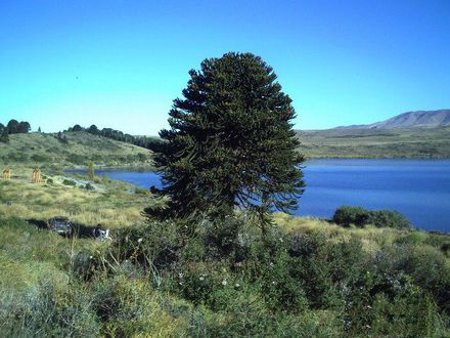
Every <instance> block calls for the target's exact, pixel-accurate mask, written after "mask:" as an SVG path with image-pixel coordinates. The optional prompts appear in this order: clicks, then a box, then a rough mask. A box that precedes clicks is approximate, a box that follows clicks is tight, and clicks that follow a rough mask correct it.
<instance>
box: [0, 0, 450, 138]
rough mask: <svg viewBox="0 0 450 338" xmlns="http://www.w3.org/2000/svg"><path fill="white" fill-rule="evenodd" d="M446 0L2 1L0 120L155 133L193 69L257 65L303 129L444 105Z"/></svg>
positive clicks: (448, 87)
mask: <svg viewBox="0 0 450 338" xmlns="http://www.w3.org/2000/svg"><path fill="white" fill-rule="evenodd" d="M449 18H450V1H449V0H441V1H439V0H428V1H425V0H420V1H419V0H408V1H406V0H395V1H393V0H389V1H385V0H378V1H368V0H366V1H365V0H358V1H356V0H355V1H345V0H327V1H325V0H311V1H300V0H299V1H283V0H279V1H264V0H259V1H256V0H250V1H234V0H229V1H215V0H205V1H172V0H161V1H159V0H158V1H152V0H148V1H138V0H134V1H120V0H116V1H114V0H108V1H96V0H72V1H69V0H66V1H60V0H53V1H49V0H39V1H35V0H29V1H22V0H2V1H1V2H0V93H1V95H0V122H3V123H4V124H5V122H7V121H8V120H9V119H11V118H16V119H18V120H26V121H29V122H30V123H31V125H32V127H33V129H37V128H38V127H39V126H40V127H41V128H42V130H43V131H48V132H52V131H58V130H62V129H66V128H67V127H69V126H72V125H73V124H75V123H79V124H81V125H84V126H89V125H90V124H96V125H97V126H98V127H99V128H103V127H112V128H115V129H119V130H122V131H124V132H128V133H132V134H139V135H142V134H147V135H156V134H157V132H158V130H160V129H161V128H164V127H167V123H166V120H167V116H168V115H167V113H168V111H169V110H170V107H171V104H172V100H173V99H175V98H176V97H179V96H181V90H182V89H183V88H184V87H185V86H186V83H187V81H188V71H189V70H190V69H192V68H194V69H198V68H199V65H200V62H201V61H202V60H203V59H205V58H207V57H218V56H221V55H222V54H224V53H226V52H229V51H237V52H252V53H254V54H256V55H259V56H261V57H262V58H263V59H264V60H265V61H266V62H267V63H268V64H270V65H271V66H272V67H273V68H274V70H275V72H276V73H277V75H278V80H279V82H280V84H281V85H282V86H283V90H284V92H286V93H287V94H289V95H290V97H291V98H292V99H293V105H294V107H295V109H296V111H297V115H298V117H297V119H296V121H295V123H296V128H298V129H324V128H330V127H335V126H338V125H348V124H361V123H370V122H375V121H379V120H384V119H386V118H389V117H391V116H394V115H396V114H399V113H402V112H405V111H410V110H422V109H426V110H432V109H440V108H450V102H449V101H450V19H449Z"/></svg>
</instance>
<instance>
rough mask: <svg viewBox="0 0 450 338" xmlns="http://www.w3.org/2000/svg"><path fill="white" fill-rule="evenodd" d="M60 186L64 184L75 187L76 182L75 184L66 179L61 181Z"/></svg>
mask: <svg viewBox="0 0 450 338" xmlns="http://www.w3.org/2000/svg"><path fill="white" fill-rule="evenodd" d="M62 184H64V185H69V186H75V185H77V182H75V181H73V180H68V179H66V178H65V179H64V180H63V181H62Z"/></svg>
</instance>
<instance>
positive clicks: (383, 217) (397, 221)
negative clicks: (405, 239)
mask: <svg viewBox="0 0 450 338" xmlns="http://www.w3.org/2000/svg"><path fill="white" fill-rule="evenodd" d="M332 220H333V222H335V223H336V224H338V225H341V226H344V227H348V226H350V225H355V226H357V227H361V228H362V227H365V226H366V225H369V224H371V225H374V226H376V227H378V228H384V227H386V228H396V229H409V228H411V223H410V222H409V221H408V219H407V218H406V217H405V216H403V215H402V214H401V213H399V212H398V211H395V210H374V211H369V210H366V209H364V208H361V207H351V206H342V207H340V208H338V209H337V210H336V211H335V213H334V215H333V219H332Z"/></svg>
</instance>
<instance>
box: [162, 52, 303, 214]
mask: <svg viewBox="0 0 450 338" xmlns="http://www.w3.org/2000/svg"><path fill="white" fill-rule="evenodd" d="M189 75H190V80H189V82H188V85H187V87H186V88H185V89H184V90H183V96H184V98H178V99H176V100H174V104H173V108H172V110H171V111H170V113H169V115H170V118H169V124H170V127H171V129H170V130H162V131H161V132H160V136H161V138H162V139H163V140H164V141H166V143H163V144H162V145H161V149H159V150H158V151H157V156H156V165H157V166H158V168H159V169H160V171H161V173H162V176H163V181H164V189H163V193H164V194H165V195H168V196H169V197H170V202H169V208H168V209H167V211H168V213H169V214H170V215H171V216H175V217H184V216H187V215H192V214H195V213H200V214H202V213H205V214H207V215H210V216H213V217H214V216H217V215H220V216H224V215H231V214H232V213H233V208H234V207H235V206H236V205H240V206H241V207H244V208H247V209H251V210H254V211H257V212H258V213H259V214H261V215H265V214H266V213H267V211H268V210H271V208H276V209H278V210H283V211H289V210H291V209H292V208H295V207H296V205H297V198H298V196H299V195H300V194H301V193H302V192H303V187H304V183H303V180H302V172H301V170H300V168H299V164H300V163H301V162H302V156H300V155H299V154H298V153H297V152H296V150H295V149H296V148H297V147H298V145H299V142H298V141H297V138H296V137H295V132H294V131H293V130H292V123H291V121H292V119H293V118H294V117H295V112H294V109H293V107H292V106H291V99H290V98H289V97H288V96H287V95H286V94H284V93H283V92H282V91H281V86H280V84H278V83H277V82H276V75H275V73H274V72H273V70H272V68H271V67H270V66H268V65H267V64H266V63H265V62H264V61H263V60H262V59H261V58H259V57H256V56H254V55H252V54H249V53H247V54H239V53H228V54H225V55H224V56H223V57H221V58H211V59H206V60H204V61H203V62H202V64H201V70H199V71H195V70H191V71H190V72H189Z"/></svg>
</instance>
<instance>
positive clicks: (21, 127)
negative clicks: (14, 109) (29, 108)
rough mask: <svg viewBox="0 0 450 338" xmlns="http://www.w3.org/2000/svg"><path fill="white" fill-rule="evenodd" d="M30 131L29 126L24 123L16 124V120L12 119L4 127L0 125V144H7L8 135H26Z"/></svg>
mask: <svg viewBox="0 0 450 338" xmlns="http://www.w3.org/2000/svg"><path fill="white" fill-rule="evenodd" d="M30 130H31V126H30V124H29V123H28V122H26V121H22V122H18V121H17V120H14V119H12V120H10V121H9V122H8V124H7V125H6V126H5V125H3V124H2V123H0V142H3V143H8V142H9V137H8V135H9V134H26V133H28V132H29V131H30Z"/></svg>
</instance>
